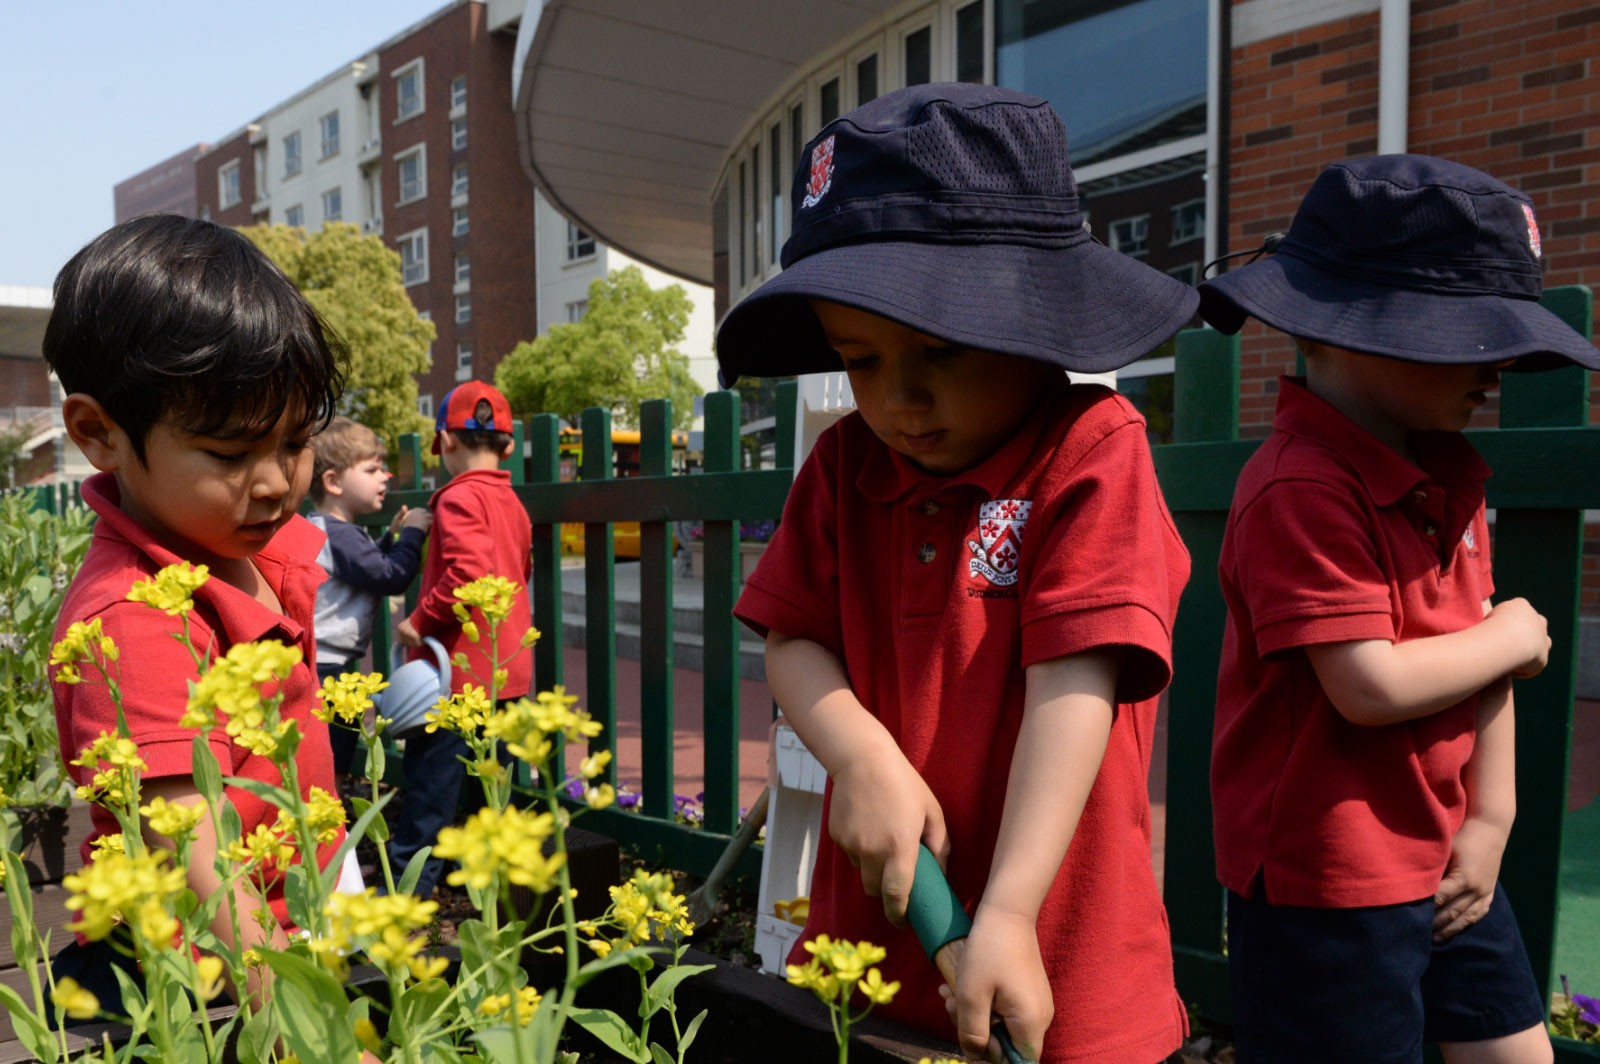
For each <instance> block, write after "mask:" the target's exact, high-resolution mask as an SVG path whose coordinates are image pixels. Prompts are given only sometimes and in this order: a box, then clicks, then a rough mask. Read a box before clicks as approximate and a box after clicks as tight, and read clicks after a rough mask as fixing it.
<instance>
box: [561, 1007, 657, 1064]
mask: <svg viewBox="0 0 1600 1064" xmlns="http://www.w3.org/2000/svg"><path fill="white" fill-rule="evenodd" d="M569 1015H570V1016H571V1018H572V1020H573V1022H575V1023H576V1024H577V1025H578V1026H579V1027H582V1028H583V1029H584V1030H585V1031H588V1032H589V1033H590V1034H592V1035H594V1036H595V1037H596V1038H598V1039H600V1041H602V1042H604V1043H605V1044H606V1045H607V1046H608V1047H609V1048H611V1049H613V1050H615V1051H616V1052H618V1053H621V1054H622V1055H623V1056H625V1057H627V1058H628V1059H629V1060H632V1061H637V1062H638V1064H649V1060H650V1051H649V1050H648V1049H646V1048H645V1046H644V1042H643V1040H642V1039H640V1037H639V1036H638V1034H636V1033H635V1032H634V1030H633V1028H632V1027H630V1026H628V1022H627V1021H626V1020H624V1019H623V1018H622V1017H621V1016H618V1015H617V1014H616V1013H614V1012H612V1011H611V1010H610V1009H573V1010H572V1012H571V1013H570V1014H569Z"/></svg>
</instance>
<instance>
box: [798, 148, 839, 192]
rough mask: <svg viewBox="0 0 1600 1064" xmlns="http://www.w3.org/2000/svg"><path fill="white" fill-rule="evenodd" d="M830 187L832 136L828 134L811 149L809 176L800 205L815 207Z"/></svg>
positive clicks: (831, 175)
mask: <svg viewBox="0 0 1600 1064" xmlns="http://www.w3.org/2000/svg"><path fill="white" fill-rule="evenodd" d="M832 187H833V136H832V135H829V136H828V137H825V138H824V139H822V140H821V141H818V142H817V146H816V147H814V148H812V149H811V176H810V178H809V179H808V180H807V181H806V195H805V199H803V200H801V201H800V206H801V207H802V208H804V207H815V206H816V205H817V203H818V202H819V201H820V200H821V199H822V197H823V196H825V195H826V194H827V192H828V190H829V189H830V188H832Z"/></svg>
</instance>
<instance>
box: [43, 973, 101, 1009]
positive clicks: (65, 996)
mask: <svg viewBox="0 0 1600 1064" xmlns="http://www.w3.org/2000/svg"><path fill="white" fill-rule="evenodd" d="M50 1000H51V1001H53V1002H55V1006H56V1008H58V1009H60V1010H61V1011H62V1012H64V1013H66V1014H67V1015H68V1016H71V1017H72V1018H73V1019H75V1020H92V1019H94V1017H95V1016H96V1015H98V1014H99V1012H100V999H99V998H97V997H95V996H94V995H93V994H91V993H90V992H89V991H87V990H85V989H84V988H83V987H81V986H79V985H78V981H77V980H76V979H74V978H72V977H71V976H64V977H63V978H62V979H60V980H59V981H58V982H57V983H56V988H55V990H54V991H53V992H52V993H51V995H50Z"/></svg>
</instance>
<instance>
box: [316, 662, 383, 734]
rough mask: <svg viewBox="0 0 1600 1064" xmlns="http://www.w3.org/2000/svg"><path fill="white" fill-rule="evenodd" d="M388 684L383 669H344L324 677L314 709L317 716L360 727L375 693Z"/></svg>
mask: <svg viewBox="0 0 1600 1064" xmlns="http://www.w3.org/2000/svg"><path fill="white" fill-rule="evenodd" d="M388 686H389V681H387V680H385V679H384V678H383V675H382V674H381V673H376V672H375V673H371V674H370V675H368V674H363V673H359V672H344V673H340V674H339V675H338V676H329V677H328V678H327V679H325V680H323V681H322V689H321V690H319V691H318V692H317V694H318V695H320V696H321V702H320V704H319V705H318V707H317V708H316V709H315V710H314V711H313V712H315V713H316V715H317V719H318V720H321V721H323V722H325V723H328V724H332V723H333V722H334V721H339V722H340V723H343V724H349V725H352V726H356V727H359V726H360V724H361V721H362V718H363V717H365V716H366V712H367V710H369V709H371V708H372V696H373V695H375V694H377V693H378V692H379V691H382V690H383V689H384V688H386V687H388Z"/></svg>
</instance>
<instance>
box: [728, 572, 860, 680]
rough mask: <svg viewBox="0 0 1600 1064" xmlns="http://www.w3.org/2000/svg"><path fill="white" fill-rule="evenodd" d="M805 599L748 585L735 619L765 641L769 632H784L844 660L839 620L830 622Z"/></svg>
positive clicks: (734, 609) (752, 584)
mask: <svg viewBox="0 0 1600 1064" xmlns="http://www.w3.org/2000/svg"><path fill="white" fill-rule="evenodd" d="M807 605H808V604H807V603H805V602H804V601H803V600H802V597H801V596H799V595H795V594H793V593H791V592H788V591H787V590H784V589H780V588H776V587H772V586H769V585H766V584H764V583H761V582H757V581H756V580H755V579H754V577H752V579H751V582H750V583H747V584H745V586H744V591H743V592H741V593H740V595H739V601H738V602H737V603H735V604H734V607H733V615H734V617H736V618H738V620H739V621H741V622H742V623H743V624H744V625H745V626H746V627H748V628H749V629H750V630H751V631H753V632H755V633H756V634H757V635H759V636H761V637H762V638H763V639H765V638H766V636H767V633H768V632H780V633H782V634H783V635H786V636H789V637H790V638H793V639H809V640H811V641H812V642H814V643H820V644H822V645H823V646H825V647H827V648H828V649H829V650H830V651H832V652H833V653H834V654H835V655H837V656H838V657H840V659H841V660H842V659H843V654H844V650H843V645H842V642H841V635H840V632H839V624H838V621H837V620H833V621H829V620H828V619H826V618H825V617H824V616H823V612H824V611H821V610H817V609H814V608H812V609H808V608H807Z"/></svg>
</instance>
